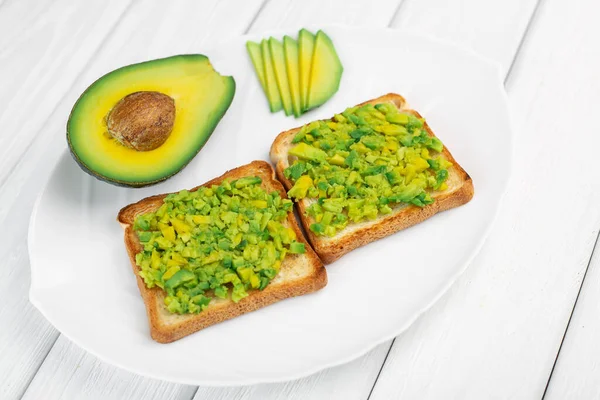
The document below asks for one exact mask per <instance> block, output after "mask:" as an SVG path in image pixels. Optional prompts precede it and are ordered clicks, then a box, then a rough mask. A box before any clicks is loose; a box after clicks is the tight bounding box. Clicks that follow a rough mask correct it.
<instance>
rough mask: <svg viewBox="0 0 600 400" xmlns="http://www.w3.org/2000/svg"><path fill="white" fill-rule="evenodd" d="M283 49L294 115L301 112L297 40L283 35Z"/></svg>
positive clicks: (297, 115) (298, 114)
mask: <svg viewBox="0 0 600 400" xmlns="http://www.w3.org/2000/svg"><path fill="white" fill-rule="evenodd" d="M283 50H284V53H285V69H286V71H287V77H288V83H289V85H290V86H289V87H290V95H291V97H292V109H293V110H294V116H295V117H299V116H300V114H302V104H301V101H300V71H299V70H298V42H296V41H295V40H294V39H292V38H291V37H289V36H284V37H283Z"/></svg>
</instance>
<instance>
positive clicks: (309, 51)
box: [298, 29, 315, 110]
mask: <svg viewBox="0 0 600 400" xmlns="http://www.w3.org/2000/svg"><path fill="white" fill-rule="evenodd" d="M314 48H315V35H314V34H313V33H311V32H309V31H307V30H306V29H301V30H300V33H298V64H299V69H300V100H301V102H302V110H306V109H307V108H308V85H309V84H310V67H311V64H312V57H313V50H314Z"/></svg>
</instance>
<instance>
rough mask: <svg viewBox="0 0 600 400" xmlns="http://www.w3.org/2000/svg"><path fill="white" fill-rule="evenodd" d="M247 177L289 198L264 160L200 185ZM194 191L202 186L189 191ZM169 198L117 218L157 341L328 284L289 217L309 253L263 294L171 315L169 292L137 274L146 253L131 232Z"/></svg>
mask: <svg viewBox="0 0 600 400" xmlns="http://www.w3.org/2000/svg"><path fill="white" fill-rule="evenodd" d="M244 176H258V177H260V178H262V184H261V186H262V187H263V189H265V190H267V191H269V192H271V191H273V190H277V191H278V192H279V193H280V194H281V196H282V197H283V198H286V193H285V190H284V189H283V186H281V183H279V182H278V181H277V180H275V174H274V171H273V168H272V167H271V165H270V164H269V163H267V162H265V161H253V162H252V163H250V164H247V165H244V166H241V167H238V168H235V169H232V170H231V171H228V172H226V173H225V174H223V175H222V176H220V177H218V178H215V179H213V180H211V181H209V182H206V183H205V184H203V185H202V186H210V185H218V184H219V183H221V182H222V181H223V180H225V179H230V180H233V179H238V178H241V177H244ZM196 189H198V187H196V188H194V189H191V190H192V191H193V190H196ZM166 195H167V194H162V195H157V196H152V197H148V198H145V199H143V200H140V201H138V202H137V203H134V204H130V205H128V206H127V207H125V208H123V209H122V210H121V211H120V212H119V215H118V218H117V220H118V221H119V222H120V223H121V226H122V227H123V229H124V230H125V246H126V248H127V252H128V253H129V259H130V261H131V266H132V267H133V271H134V273H135V276H136V279H137V283H138V287H139V289H140V293H141V294H142V298H143V300H144V303H145V305H146V312H147V314H148V321H149V324H150V335H151V336H152V338H153V339H154V340H156V341H157V342H160V343H169V342H173V341H175V340H178V339H180V338H182V337H184V336H187V335H189V334H191V333H194V332H196V331H199V330H201V329H204V328H206V327H208V326H210V325H214V324H216V323H218V322H221V321H225V320H228V319H231V318H234V317H237V316H239V315H242V314H245V313H247V312H250V311H254V310H257V309H259V308H262V307H265V306H267V305H269V304H272V303H275V302H277V301H279V300H283V299H286V298H288V297H293V296H300V295H302V294H306V293H310V292H314V291H316V290H318V289H321V288H322V287H324V286H325V285H326V284H327V273H326V271H325V268H324V267H323V263H322V262H321V261H320V260H319V258H318V257H317V255H316V254H315V253H314V251H313V250H312V249H311V247H310V246H309V245H308V244H307V243H306V241H305V239H304V236H303V235H302V233H301V231H300V228H299V226H298V224H297V223H296V218H295V217H294V214H293V213H289V215H288V218H287V222H284V225H286V226H289V227H291V228H292V229H293V230H294V231H295V232H296V235H297V240H298V241H299V242H302V243H305V247H306V253H304V254H290V255H287V256H286V258H285V259H284V261H283V263H282V265H281V269H280V271H279V273H278V274H277V276H276V277H275V278H274V279H273V280H272V281H271V282H270V283H269V285H268V286H267V287H266V288H265V289H264V290H262V291H260V290H252V291H250V292H249V295H248V296H247V297H245V298H243V299H242V300H240V301H239V302H238V303H234V302H233V301H231V300H230V299H219V298H213V299H212V300H211V302H210V304H209V305H208V307H207V308H206V309H205V310H204V311H201V312H200V313H199V314H184V315H179V314H172V313H170V312H169V311H168V310H167V308H166V306H165V304H164V293H165V292H164V291H163V290H162V289H160V288H152V289H148V288H147V287H146V285H145V283H144V281H143V280H142V278H140V276H139V275H138V272H139V267H138V266H137V265H136V263H135V255H136V254H137V253H139V252H140V251H141V250H142V246H141V244H140V242H139V239H138V236H137V234H136V233H135V232H134V230H133V223H134V221H135V218H136V216H137V215H139V214H143V213H148V212H152V211H154V210H156V209H158V207H160V206H161V205H162V204H163V199H164V198H165V196H166Z"/></svg>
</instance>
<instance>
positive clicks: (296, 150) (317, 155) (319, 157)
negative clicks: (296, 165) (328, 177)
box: [289, 143, 327, 162]
mask: <svg viewBox="0 0 600 400" xmlns="http://www.w3.org/2000/svg"><path fill="white" fill-rule="evenodd" d="M289 154H291V155H293V156H296V157H298V158H300V159H302V160H310V161H316V162H323V161H325V158H326V157H327V153H326V152H324V151H323V150H321V149H317V148H316V147H313V146H311V145H310V144H306V143H298V144H297V145H296V146H294V147H292V148H291V149H290V150H289Z"/></svg>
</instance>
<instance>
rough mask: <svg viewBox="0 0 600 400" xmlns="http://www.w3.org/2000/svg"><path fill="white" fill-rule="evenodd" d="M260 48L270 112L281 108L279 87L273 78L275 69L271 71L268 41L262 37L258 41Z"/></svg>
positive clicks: (271, 64) (271, 58) (271, 62)
mask: <svg viewBox="0 0 600 400" xmlns="http://www.w3.org/2000/svg"><path fill="white" fill-rule="evenodd" d="M260 49H261V54H262V59H263V64H264V69H265V73H264V76H265V83H266V85H267V99H268V100H269V108H270V109H271V112H277V111H279V110H281V109H282V107H283V105H282V103H281V96H279V88H277V80H276V79H275V71H273V57H271V50H270V49H269V41H268V40H266V39H263V40H262V41H261V42H260Z"/></svg>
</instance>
